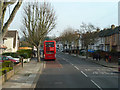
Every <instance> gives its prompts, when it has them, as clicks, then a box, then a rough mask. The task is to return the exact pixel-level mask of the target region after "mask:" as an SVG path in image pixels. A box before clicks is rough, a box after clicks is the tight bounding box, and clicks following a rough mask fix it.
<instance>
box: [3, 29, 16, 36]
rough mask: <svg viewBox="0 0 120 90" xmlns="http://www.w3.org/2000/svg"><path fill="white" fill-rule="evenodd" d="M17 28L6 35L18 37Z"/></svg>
mask: <svg viewBox="0 0 120 90" xmlns="http://www.w3.org/2000/svg"><path fill="white" fill-rule="evenodd" d="M16 33H17V30H14V31H8V32H7V33H6V35H5V37H16Z"/></svg>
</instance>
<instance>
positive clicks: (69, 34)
mask: <svg viewBox="0 0 120 90" xmlns="http://www.w3.org/2000/svg"><path fill="white" fill-rule="evenodd" d="M60 37H61V41H62V44H63V49H64V48H65V46H68V47H69V51H70V50H71V45H72V42H74V41H75V39H76V37H75V31H74V29H72V28H67V29H65V30H64V32H62V34H61V36H60ZM69 53H70V52H69Z"/></svg>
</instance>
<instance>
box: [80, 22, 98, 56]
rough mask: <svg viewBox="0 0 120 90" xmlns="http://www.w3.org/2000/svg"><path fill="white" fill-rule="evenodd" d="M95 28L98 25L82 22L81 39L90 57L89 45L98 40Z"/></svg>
mask: <svg viewBox="0 0 120 90" xmlns="http://www.w3.org/2000/svg"><path fill="white" fill-rule="evenodd" d="M95 29H96V27H95V26H94V25H92V24H85V23H82V25H81V26H80V31H81V41H82V46H84V47H85V49H86V58H88V46H89V45H90V44H92V43H95V42H96V40H97V38H96V34H95V33H94V32H93V30H95Z"/></svg>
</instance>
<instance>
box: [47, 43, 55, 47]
mask: <svg viewBox="0 0 120 90" xmlns="http://www.w3.org/2000/svg"><path fill="white" fill-rule="evenodd" d="M45 45H46V47H54V42H46V43H45Z"/></svg>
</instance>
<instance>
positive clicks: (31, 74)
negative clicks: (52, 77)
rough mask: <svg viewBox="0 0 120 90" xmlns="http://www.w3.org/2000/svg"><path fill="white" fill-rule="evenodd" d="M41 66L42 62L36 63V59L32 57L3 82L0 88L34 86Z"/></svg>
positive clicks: (42, 65) (3, 89)
mask: <svg viewBox="0 0 120 90" xmlns="http://www.w3.org/2000/svg"><path fill="white" fill-rule="evenodd" d="M43 68H44V62H39V63H38V62H37V59H36V58H33V59H32V60H31V61H30V62H29V63H24V67H23V69H21V70H20V71H19V72H17V73H16V74H15V75H14V76H12V77H11V78H10V79H9V80H8V81H7V82H5V83H3V85H2V90H5V89H6V88H21V89H22V88H30V89H32V88H35V86H36V83H37V80H38V78H39V75H40V73H41V72H42V69H43Z"/></svg>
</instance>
